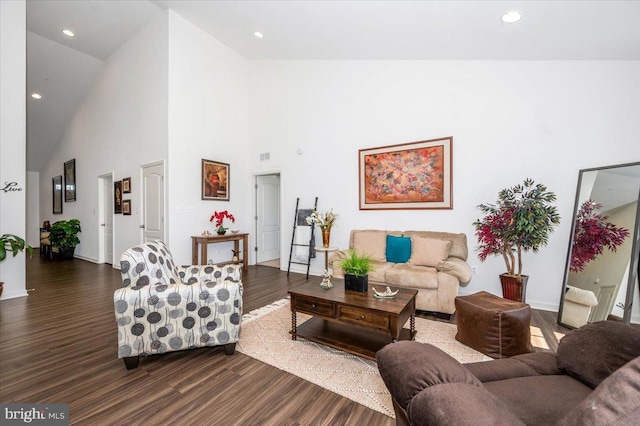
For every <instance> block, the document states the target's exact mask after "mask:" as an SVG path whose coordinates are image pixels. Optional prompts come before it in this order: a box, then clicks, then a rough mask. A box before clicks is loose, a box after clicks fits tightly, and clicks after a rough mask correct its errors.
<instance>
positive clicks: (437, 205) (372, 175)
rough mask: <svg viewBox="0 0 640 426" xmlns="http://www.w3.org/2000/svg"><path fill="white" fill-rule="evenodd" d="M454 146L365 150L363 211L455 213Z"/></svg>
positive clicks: (448, 141)
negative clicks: (450, 211) (417, 210)
mask: <svg viewBox="0 0 640 426" xmlns="http://www.w3.org/2000/svg"><path fill="white" fill-rule="evenodd" d="M452 142H453V138H452V137H447V138H442V139H434V140H428V141H421V142H413V143H407V144H400V145H391V146H385V147H379V148H370V149H361V150H360V151H359V154H360V209H361V210H369V209H451V208H452V207H453V206H452V198H451V165H452V157H451V154H452V152H451V148H452V146H451V145H452Z"/></svg>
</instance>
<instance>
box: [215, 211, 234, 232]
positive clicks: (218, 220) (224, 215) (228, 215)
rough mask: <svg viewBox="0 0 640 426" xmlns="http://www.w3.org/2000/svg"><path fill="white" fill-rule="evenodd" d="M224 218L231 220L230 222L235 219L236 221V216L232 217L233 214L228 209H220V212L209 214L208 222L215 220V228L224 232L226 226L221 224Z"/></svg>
mask: <svg viewBox="0 0 640 426" xmlns="http://www.w3.org/2000/svg"><path fill="white" fill-rule="evenodd" d="M225 219H229V220H230V221H231V223H235V221H236V218H235V217H233V215H232V214H231V213H229V212H228V211H226V210H224V211H221V212H213V215H212V216H211V219H209V222H213V221H214V220H215V222H216V230H217V231H218V232H225V231H226V230H227V228H225V227H224V226H222V224H223V222H224V220H225Z"/></svg>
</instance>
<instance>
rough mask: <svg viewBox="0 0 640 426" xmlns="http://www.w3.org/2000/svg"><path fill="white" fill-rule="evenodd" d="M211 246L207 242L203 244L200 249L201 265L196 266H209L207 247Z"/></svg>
mask: <svg viewBox="0 0 640 426" xmlns="http://www.w3.org/2000/svg"><path fill="white" fill-rule="evenodd" d="M208 245H209V244H208V243H207V242H206V241H203V242H202V246H201V247H200V263H196V265H206V264H207V246H208Z"/></svg>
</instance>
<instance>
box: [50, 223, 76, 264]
mask: <svg viewBox="0 0 640 426" xmlns="http://www.w3.org/2000/svg"><path fill="white" fill-rule="evenodd" d="M81 231H82V229H81V228H80V221H79V220H78V219H69V220H59V221H58V222H55V223H54V224H53V225H51V234H50V236H49V240H50V241H51V251H52V253H53V252H56V251H57V252H58V254H59V255H60V257H62V258H63V259H73V254H74V253H75V250H76V246H77V245H78V244H80V239H79V238H78V233H79V232H81Z"/></svg>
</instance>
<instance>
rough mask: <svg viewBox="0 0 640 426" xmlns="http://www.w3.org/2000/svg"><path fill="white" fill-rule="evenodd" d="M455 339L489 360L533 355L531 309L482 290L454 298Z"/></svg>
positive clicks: (523, 304)
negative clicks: (531, 353)
mask: <svg viewBox="0 0 640 426" xmlns="http://www.w3.org/2000/svg"><path fill="white" fill-rule="evenodd" d="M455 305H456V323H457V326H458V333H457V334H456V340H458V341H459V342H462V343H464V344H465V345H467V346H470V347H472V348H473V349H475V350H477V351H480V352H482V353H483V354H486V355H488V356H490V357H491V358H507V357H510V356H514V355H519V354H524V353H528V352H533V347H532V346H531V330H530V329H529V326H530V325H531V308H530V307H529V305H527V304H526V303H521V302H515V301H513V300H508V299H503V298H502V297H498V296H495V295H493V294H491V293H487V292H486V291H481V292H479V293H475V294H471V295H468V296H458V297H456V298H455Z"/></svg>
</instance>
